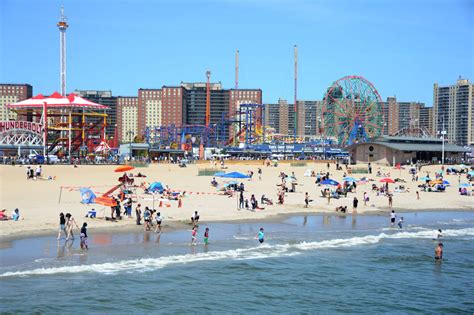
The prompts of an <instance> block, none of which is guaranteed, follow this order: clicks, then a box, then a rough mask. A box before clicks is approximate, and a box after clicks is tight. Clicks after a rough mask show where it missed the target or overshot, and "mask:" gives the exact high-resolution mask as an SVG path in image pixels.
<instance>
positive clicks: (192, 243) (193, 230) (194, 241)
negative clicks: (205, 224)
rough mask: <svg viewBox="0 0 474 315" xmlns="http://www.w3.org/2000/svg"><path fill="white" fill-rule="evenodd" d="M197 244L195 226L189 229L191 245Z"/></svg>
mask: <svg viewBox="0 0 474 315" xmlns="http://www.w3.org/2000/svg"><path fill="white" fill-rule="evenodd" d="M196 244H197V227H193V229H192V230H191V245H196Z"/></svg>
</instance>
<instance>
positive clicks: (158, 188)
mask: <svg viewBox="0 0 474 315" xmlns="http://www.w3.org/2000/svg"><path fill="white" fill-rule="evenodd" d="M148 191H151V192H157V191H158V192H159V193H160V194H161V193H162V192H163V185H162V184H161V183H160V182H154V183H151V185H150V187H148Z"/></svg>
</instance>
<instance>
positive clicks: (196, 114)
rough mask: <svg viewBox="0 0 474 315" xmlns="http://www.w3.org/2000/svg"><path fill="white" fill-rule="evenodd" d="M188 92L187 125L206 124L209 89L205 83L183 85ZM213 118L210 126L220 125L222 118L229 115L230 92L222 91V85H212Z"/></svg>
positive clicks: (186, 96) (186, 94)
mask: <svg viewBox="0 0 474 315" xmlns="http://www.w3.org/2000/svg"><path fill="white" fill-rule="evenodd" d="M181 86H182V87H183V88H184V89H185V90H186V93H185V98H186V112H187V117H186V124H188V125H205V124H206V99H207V88H206V83H205V82H194V83H184V82H182V83H181ZM210 101H211V104H210V106H211V108H210V109H211V113H210V114H211V117H210V122H209V123H210V125H211V126H212V125H214V124H218V123H220V122H221V121H222V117H223V116H225V115H227V114H229V107H230V97H229V91H228V90H224V89H222V84H221V83H220V82H219V83H210Z"/></svg>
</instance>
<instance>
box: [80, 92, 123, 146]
mask: <svg viewBox="0 0 474 315" xmlns="http://www.w3.org/2000/svg"><path fill="white" fill-rule="evenodd" d="M74 93H75V94H77V95H79V96H81V97H83V98H85V99H87V100H89V101H91V102H94V103H98V104H101V105H105V106H107V107H109V109H108V110H107V128H106V130H105V134H106V136H107V138H108V139H111V138H112V137H114V135H115V128H116V127H115V126H116V124H117V97H115V96H112V91H110V90H105V91H97V90H75V91H74Z"/></svg>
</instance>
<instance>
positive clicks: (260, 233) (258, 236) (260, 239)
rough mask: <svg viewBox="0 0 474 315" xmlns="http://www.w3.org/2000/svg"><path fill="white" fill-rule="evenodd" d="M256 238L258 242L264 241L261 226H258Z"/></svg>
mask: <svg viewBox="0 0 474 315" xmlns="http://www.w3.org/2000/svg"><path fill="white" fill-rule="evenodd" d="M257 238H258V241H259V242H260V244H262V243H263V242H264V238H265V234H264V233H263V227H262V228H260V231H258V234H257Z"/></svg>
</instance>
